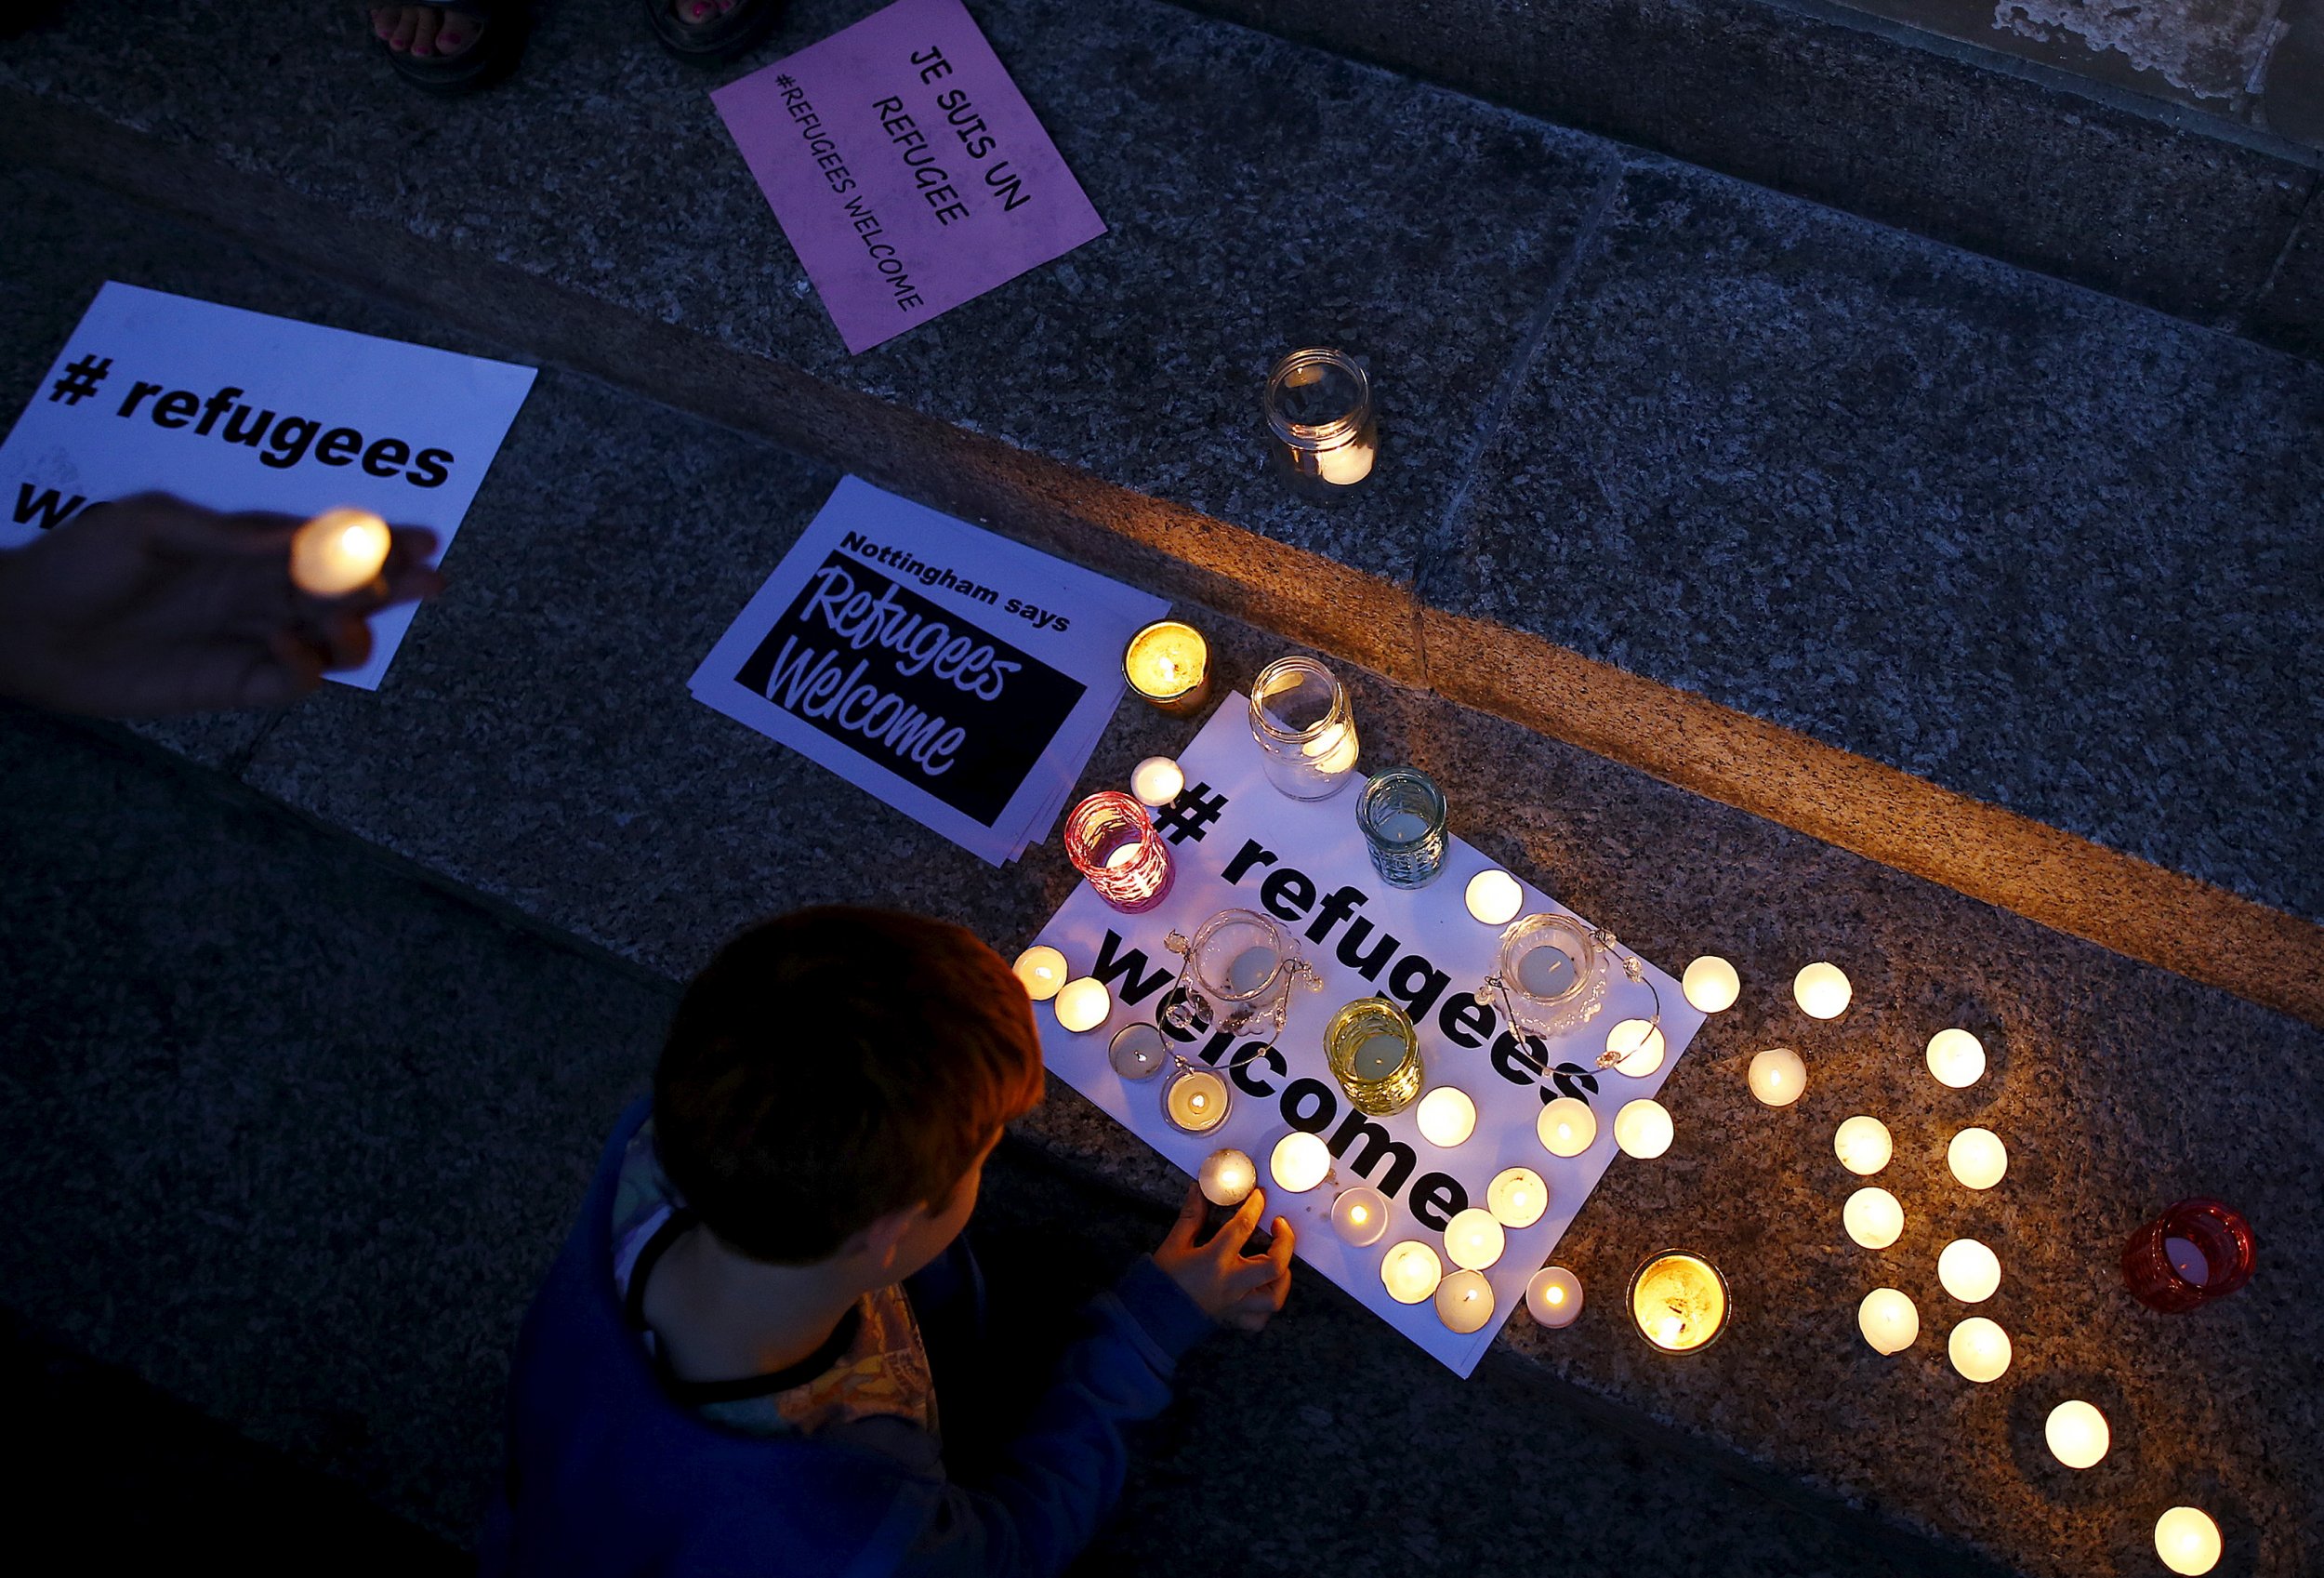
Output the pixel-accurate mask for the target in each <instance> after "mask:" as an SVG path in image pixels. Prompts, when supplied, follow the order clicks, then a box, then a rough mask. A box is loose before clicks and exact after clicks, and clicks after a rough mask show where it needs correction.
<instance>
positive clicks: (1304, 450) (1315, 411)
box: [1261, 346, 1380, 497]
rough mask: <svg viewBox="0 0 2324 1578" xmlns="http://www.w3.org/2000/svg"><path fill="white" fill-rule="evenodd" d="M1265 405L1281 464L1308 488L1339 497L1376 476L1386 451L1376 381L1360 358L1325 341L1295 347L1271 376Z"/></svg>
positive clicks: (1305, 490) (1319, 494) (1293, 481)
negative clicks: (1375, 407)
mask: <svg viewBox="0 0 2324 1578" xmlns="http://www.w3.org/2000/svg"><path fill="white" fill-rule="evenodd" d="M1261 406H1262V408H1263V409H1264V410H1265V412H1266V416H1267V431H1268V432H1269V433H1271V434H1272V435H1273V436H1274V458H1275V464H1276V466H1277V467H1278V469H1280V470H1281V471H1283V472H1284V474H1285V475H1286V476H1287V478H1288V479H1289V480H1290V481H1291V484H1292V485H1293V486H1295V487H1297V488H1298V489H1299V490H1300V491H1301V492H1302V493H1304V494H1307V495H1309V496H1310V497H1335V496H1338V495H1341V494H1345V493H1346V492H1348V491H1349V490H1350V489H1352V488H1353V487H1356V486H1358V485H1359V484H1362V483H1363V482H1364V481H1365V480H1366V479H1367V478H1368V477H1369V476H1370V475H1371V474H1372V463H1373V461H1374V460H1376V459H1377V458H1378V457H1379V455H1380V431H1379V428H1378V427H1377V425H1376V424H1375V423H1374V421H1373V419H1372V380H1371V379H1370V378H1368V377H1367V376H1366V374H1365V372H1364V368H1363V366H1362V365H1361V364H1359V363H1358V362H1357V361H1356V360H1355V358H1354V357H1353V356H1350V355H1349V354H1347V353H1346V352H1345V351H1327V350H1325V349H1324V348H1322V347H1321V346H1308V347H1306V348H1304V349H1301V350H1299V351H1292V352H1291V353H1290V354H1289V355H1287V356H1286V357H1284V358H1283V360H1282V361H1280V362H1277V363H1276V364H1275V365H1274V371H1273V372H1271V373H1269V374H1268V375H1267V391H1266V394H1265V395H1264V396H1263V398H1262V400H1261Z"/></svg>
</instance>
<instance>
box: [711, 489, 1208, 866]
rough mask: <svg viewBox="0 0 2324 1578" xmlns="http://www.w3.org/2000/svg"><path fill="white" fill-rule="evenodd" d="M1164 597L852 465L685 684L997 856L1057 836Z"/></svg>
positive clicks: (958, 838)
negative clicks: (1131, 649) (1126, 659)
mask: <svg viewBox="0 0 2324 1578" xmlns="http://www.w3.org/2000/svg"><path fill="white" fill-rule="evenodd" d="M1168 606H1169V605H1168V604H1167V603H1164V602H1163V601H1162V600H1161V599H1160V598H1157V597H1152V596H1149V595H1147V594H1146V593H1144V592H1142V591H1138V590H1134V589H1132V588H1129V587H1126V586H1123V585H1122V584H1121V583H1119V582H1118V581H1111V580H1108V579H1106V578H1105V577H1103V576H1100V575H1094V574H1092V573H1091V572H1089V571H1088V570H1085V569H1082V568H1081V567H1080V566H1079V565H1077V564H1067V563H1065V562H1064V561H1063V560H1062V559H1054V558H1051V557H1050V555H1048V554H1046V553H1043V552H1040V551H1039V550H1036V549H1031V548H1027V547H1025V546H1024V545H1023V543H1019V542H1012V541H1010V539H1009V538H1007V537H999V536H997V535H996V534H994V533H992V532H988V531H984V530H983V529H981V528H979V527H976V526H972V525H970V524H968V523H967V522H965V521H958V520H955V519H954V518H953V517H951V516H950V515H945V514H940V513H939V512H937V511H933V510H931V509H928V508H926V507H925V506H922V505H918V504H915V503H913V502H912V501H911V500H910V499H907V498H899V497H896V496H895V495H894V494H891V493H887V492H883V491H882V490H880V489H878V488H876V487H874V486H872V484H869V483H867V482H864V481H862V480H860V479H859V478H855V477H847V478H843V479H842V480H841V481H840V483H839V485H838V487H837V488H836V489H834V490H833V492H832V495H831V497H830V499H829V500H828V501H827V502H826V503H825V505H824V507H823V509H822V511H820V512H818V513H817V514H816V516H815V519H814V520H813V522H812V523H811V524H809V526H808V528H807V531H806V533H805V534H804V535H803V536H802V537H800V538H799V542H798V543H797V544H796V545H795V546H793V548H792V549H791V551H790V552H789V553H787V554H786V555H785V556H784V560H783V563H782V564H780V565H778V566H777V567H776V569H775V572H774V574H773V575H772V576H770V577H767V582H766V584H765V585H764V586H762V587H760V588H759V592H758V595H756V596H754V597H753V598H752V599H751V600H750V603H749V605H748V606H746V608H744V610H743V611H742V614H741V615H740V616H739V617H737V618H736V619H735V621H734V623H733V626H732V627H731V628H730V629H729V630H727V632H726V634H724V635H723V636H721V637H720V638H719V643H718V644H717V645H716V646H714V647H712V648H711V649H710V655H709V656H707V657H705V658H704V659H703V660H702V666H701V667H700V668H699V669H697V670H695V671H694V675H693V681H692V682H691V684H692V688H693V694H694V696H696V698H697V699H699V700H701V701H703V702H704V703H706V704H707V705H708V706H711V707H714V708H716V709H718V710H720V711H721V712H723V713H725V714H726V715H727V716H728V717H730V718H733V719H735V720H736V721H737V722H740V723H746V724H748V725H749V726H750V727H752V728H754V729H756V730H758V731H759V733H760V734H762V735H766V736H770V737H771V738H773V739H778V740H780V741H782V742H783V743H784V744H785V745H787V746H789V747H790V748H791V749H794V750H797V751H799V753H800V754H801V755H804V756H807V757H809V758H811V759H812V760H813V761H816V762H821V763H823V765H825V767H828V768H830V769H831V770H832V771H833V772H835V773H837V774H838V775H839V776H841V777H843V778H845V779H847V781H848V782H850V783H852V784H853V785H855V786H856V787H857V788H859V789H865V790H866V791H868V792H870V793H871V794H874V795H877V796H878V798H879V799H881V800H883V801H886V802H888V803H889V804H890V805H892V806H894V807H895V808H896V809H897V810H899V811H902V812H904V813H905V814H906V815H908V816H914V817H917V818H918V819H919V820H920V821H921V822H924V823H926V824H927V825H928V826H929V827H931V828H933V829H936V830H937V831H938V832H940V833H942V834H944V836H945V837H946V838H948V839H950V840H952V841H953V842H955V843H957V844H960V845H961V846H963V847H964V848H967V849H970V850H973V851H974V852H975V853H976V854H978V855H982V856H983V857H984V859H986V860H988V861H991V862H992V863H993V864H994V865H999V864H1000V863H1001V862H1002V861H1004V860H1013V859H1015V858H1016V857H1017V856H1018V855H1020V854H1022V853H1023V851H1024V849H1025V847H1026V845H1027V844H1028V843H1031V842H1036V841H1037V840H1038V839H1040V838H1042V837H1045V836H1047V833H1048V829H1049V828H1050V825H1051V824H1052V823H1054V822H1055V821H1056V819H1057V815H1058V813H1059V811H1061V810H1062V809H1063V806H1064V801H1065V796H1066V794H1067V793H1068V792H1069V791H1070V790H1071V789H1072V788H1073V783H1074V780H1075V779H1076V777H1078V776H1080V773H1081V769H1082V766H1083V764H1084V763H1086V762H1088V761H1089V752H1090V750H1091V749H1093V748H1094V747H1095V746H1096V744H1097V739H1098V736H1099V735H1100V734H1101V733H1102V732H1103V730H1104V728H1105V724H1106V722H1107V720H1109V719H1111V718H1112V717H1113V715H1114V708H1115V706H1116V704H1117V703H1118V702H1119V701H1120V700H1121V697H1122V691H1123V689H1124V688H1125V682H1124V679H1123V675H1122V652H1123V649H1124V648H1125V647H1127V646H1128V645H1129V638H1130V637H1131V636H1132V635H1133V634H1135V633H1136V632H1137V630H1138V629H1139V628H1140V627H1141V626H1142V625H1146V624H1149V623H1151V622H1152V621H1154V620H1155V619H1157V618H1160V617H1162V614H1163V612H1164V611H1165V610H1166V609H1167V607H1168Z"/></svg>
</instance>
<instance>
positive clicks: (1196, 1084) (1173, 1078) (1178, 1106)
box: [1162, 1057, 1235, 1134]
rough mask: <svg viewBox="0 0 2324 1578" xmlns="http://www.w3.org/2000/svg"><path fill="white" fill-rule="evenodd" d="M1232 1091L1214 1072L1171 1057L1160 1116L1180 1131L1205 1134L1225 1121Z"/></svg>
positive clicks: (1229, 1107) (1163, 1084) (1232, 1100)
mask: <svg viewBox="0 0 2324 1578" xmlns="http://www.w3.org/2000/svg"><path fill="white" fill-rule="evenodd" d="M1234 1106H1235V1092H1234V1091H1233V1090H1232V1089H1231V1088H1230V1087H1229V1086H1228V1084H1227V1082H1226V1081H1224V1080H1222V1079H1221V1078H1220V1077H1219V1076H1218V1074H1217V1073H1215V1072H1214V1071H1212V1070H1210V1069H1208V1068H1204V1067H1198V1066H1197V1065H1195V1064H1192V1063H1189V1062H1187V1061H1186V1060H1185V1059H1184V1058H1182V1057H1180V1058H1174V1059H1172V1061H1171V1065H1170V1074H1169V1078H1168V1079H1167V1080H1165V1081H1162V1116H1163V1117H1164V1118H1166V1119H1168V1120H1169V1124H1170V1127H1172V1128H1173V1129H1176V1130H1177V1131H1178V1132H1179V1133H1180V1134H1208V1133H1209V1132H1210V1131H1211V1130H1213V1129H1215V1128H1217V1127H1218V1126H1219V1125H1220V1124H1221V1123H1223V1122H1225V1121H1226V1115H1227V1113H1228V1112H1229V1111H1230V1110H1232V1109H1233V1107H1234Z"/></svg>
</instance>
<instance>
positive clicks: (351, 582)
mask: <svg viewBox="0 0 2324 1578" xmlns="http://www.w3.org/2000/svg"><path fill="white" fill-rule="evenodd" d="M393 545H394V539H393V538H392V537H390V535H389V532H388V524H387V522H385V521H383V520H381V519H380V518H379V517H378V516H376V515H375V514H373V513H372V512H371V511H368V510H325V511H324V512H323V513H322V514H320V515H317V516H316V517H315V518H314V519H313V520H311V521H309V522H308V523H307V524H305V525H303V526H301V527H299V528H298V530H297V532H296V533H295V534H293V536H292V537H291V581H292V584H293V585H295V586H297V588H298V590H301V591H303V592H305V593H307V594H308V595H309V596H310V597H344V596H346V595H347V594H348V593H349V592H350V591H361V590H363V588H365V587H367V586H369V585H371V583H372V582H374V581H376V580H377V579H378V578H379V572H380V571H381V570H383V569H385V568H386V567H387V563H388V550H389V549H390V547H392V546H393Z"/></svg>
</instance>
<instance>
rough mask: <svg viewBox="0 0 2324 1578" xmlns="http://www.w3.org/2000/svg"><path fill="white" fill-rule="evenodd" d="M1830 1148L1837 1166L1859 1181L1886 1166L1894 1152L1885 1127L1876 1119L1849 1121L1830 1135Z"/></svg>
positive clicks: (1885, 1125) (1892, 1143)
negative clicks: (1838, 1160)
mask: <svg viewBox="0 0 2324 1578" xmlns="http://www.w3.org/2000/svg"><path fill="white" fill-rule="evenodd" d="M1831 1147H1832V1150H1833V1151H1834V1153H1835V1154H1837V1155H1838V1156H1839V1158H1840V1165H1842V1167H1845V1168H1846V1169H1847V1170H1848V1171H1849V1172H1851V1173H1854V1174H1856V1175H1857V1176H1858V1177H1863V1178H1868V1177H1870V1176H1871V1175H1872V1174H1875V1173H1877V1172H1879V1171H1880V1170H1881V1169H1882V1168H1883V1167H1885V1166H1887V1165H1888V1159H1889V1158H1890V1157H1891V1156H1892V1155H1894V1154H1895V1149H1896V1146H1895V1141H1893V1140H1891V1139H1890V1138H1889V1137H1888V1125H1887V1124H1885V1123H1883V1122H1882V1121H1880V1120H1879V1119H1877V1118H1851V1119H1849V1120H1848V1121H1846V1122H1845V1123H1842V1124H1841V1125H1840V1127H1839V1128H1838V1129H1837V1130H1835V1131H1834V1132H1833V1134H1832V1137H1831Z"/></svg>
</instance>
